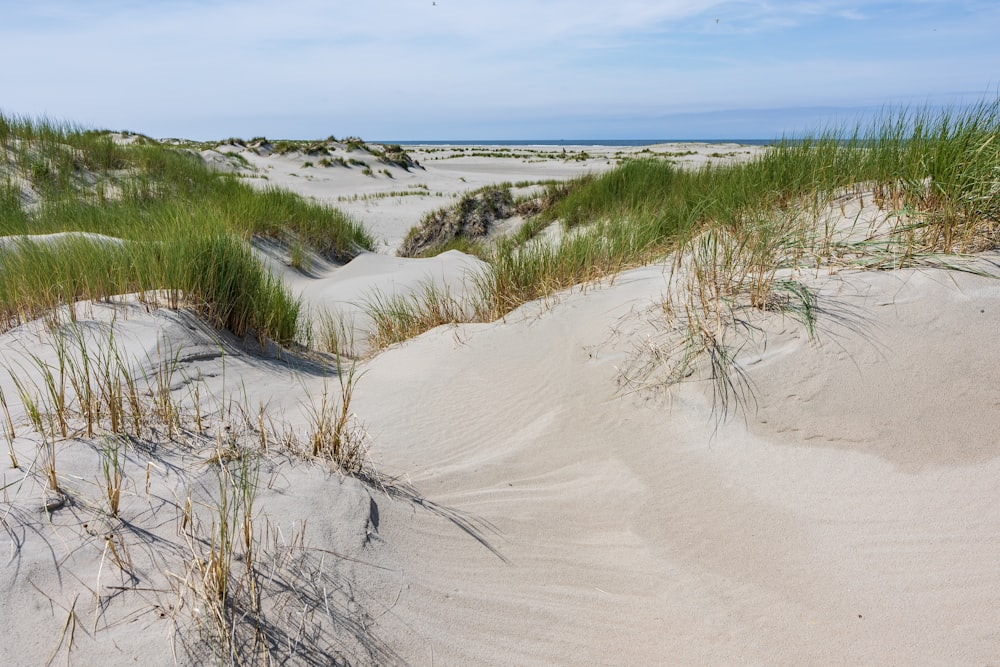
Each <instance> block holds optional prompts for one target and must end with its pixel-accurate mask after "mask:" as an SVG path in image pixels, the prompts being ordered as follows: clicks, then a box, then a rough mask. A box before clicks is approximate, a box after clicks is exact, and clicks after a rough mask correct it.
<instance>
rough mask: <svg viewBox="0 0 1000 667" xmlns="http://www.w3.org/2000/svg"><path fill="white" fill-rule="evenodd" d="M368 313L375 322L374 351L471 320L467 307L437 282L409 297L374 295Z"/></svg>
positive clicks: (372, 341) (367, 303) (368, 303)
mask: <svg viewBox="0 0 1000 667" xmlns="http://www.w3.org/2000/svg"><path fill="white" fill-rule="evenodd" d="M365 312H366V313H367V314H368V316H369V317H371V318H372V321H373V323H374V329H373V330H372V333H371V335H370V338H369V344H370V345H371V347H372V349H375V350H380V349H383V348H386V347H388V346H390V345H393V344H395V343H399V342H402V341H404V340H408V339H410V338H413V337H414V336H417V335H419V334H421V333H423V332H424V331H427V330H429V329H433V328H434V327H437V326H440V325H442V324H451V323H454V322H461V321H465V320H466V319H467V318H468V315H467V313H466V307H465V306H464V305H463V304H462V303H461V302H460V301H459V300H458V299H456V298H454V297H452V296H451V294H450V293H449V292H448V291H447V290H445V289H442V288H439V287H438V286H437V285H435V284H434V283H426V284H424V286H423V288H422V289H421V290H419V291H417V292H414V293H413V294H410V295H400V294H395V295H392V296H387V295H385V294H382V293H380V292H375V293H374V294H372V295H370V296H369V297H368V299H367V301H366V303H365Z"/></svg>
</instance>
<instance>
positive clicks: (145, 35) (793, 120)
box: [0, 0, 1000, 140]
mask: <svg viewBox="0 0 1000 667" xmlns="http://www.w3.org/2000/svg"><path fill="white" fill-rule="evenodd" d="M998 34H1000V2H996V0H988V1H986V0H984V1H969V2H961V1H957V2H956V1H948V0H916V1H912V2H863V1H849V0H812V1H802V2H798V1H788V2H783V1H777V0H774V1H767V0H753V1H749V0H748V1H728V2H723V1H713V0H705V1H702V2H692V1H688V0H658V1H646V0H615V1H595V0H548V1H546V0H505V1H504V2H495V1H488V0H483V1H478V2H477V1H476V0H426V1H425V0H355V1H354V2H341V1H339V0H325V1H324V0H282V1H281V2H278V1H277V0H266V1H264V0H239V1H236V0H149V1H140V0H131V1H129V0H117V1H112V0H91V1H88V2H81V1H80V0H73V1H68V0H67V1H54V0H35V1H34V2H21V1H16V2H15V1H12V0H0V58H2V59H3V61H4V62H5V63H6V64H5V66H4V68H3V69H2V71H0V110H2V111H3V112H4V113H7V114H18V115H31V116H39V115H46V116H48V117H51V118H54V119H60V120H70V121H74V122H77V123H80V124H83V125H85V126H88V127H99V128H108V129H128V130H133V131H137V132H143V133H146V134H149V135H152V136H156V137H166V136H180V137H187V138H192V139H213V138H224V137H229V136H242V137H244V138H249V137H251V136H259V135H266V136H268V137H274V138H279V137H284V138H318V137H325V136H328V135H330V134H333V135H337V136H345V135H358V136H362V137H364V138H367V139H373V140H378V139H386V140H387V139H572V138H623V139H624V138H678V139H694V138H708V139H713V138H714V139H718V138H748V139H750V138H761V139H770V138H774V137H777V136H779V135H781V134H782V133H789V134H791V133H796V132H801V131H806V130H810V129H815V128H817V127H818V126H820V125H829V124H830V123H833V122H837V121H845V120H847V121H849V120H850V119H852V118H855V117H856V116H857V115H859V114H864V113H866V112H870V111H871V110H872V109H875V108H879V107H882V106H885V105H900V104H903V105H910V106H920V105H927V104H931V105H936V104H960V103H963V102H973V101H979V100H982V99H983V98H992V97H994V96H996V95H997V91H998V85H1000V46H998V40H997V35H998Z"/></svg>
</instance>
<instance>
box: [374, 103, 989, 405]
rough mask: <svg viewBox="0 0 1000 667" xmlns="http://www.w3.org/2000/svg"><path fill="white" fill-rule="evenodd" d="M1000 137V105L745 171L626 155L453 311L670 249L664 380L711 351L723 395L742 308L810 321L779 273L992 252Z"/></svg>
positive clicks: (530, 225)
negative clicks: (863, 213) (866, 216)
mask: <svg viewBox="0 0 1000 667" xmlns="http://www.w3.org/2000/svg"><path fill="white" fill-rule="evenodd" d="M998 131H1000V101H993V102H983V103H980V104H978V105H975V106H972V107H969V108H965V109H962V110H943V111H937V110H931V109H918V110H915V111H913V110H905V109H904V110H890V111H887V112H885V113H884V114H883V115H882V117H881V118H879V119H878V120H876V121H875V122H874V123H872V124H871V125H870V126H869V127H857V128H854V129H853V130H846V131H845V130H833V131H828V132H824V133H821V134H818V135H815V136H808V137H803V138H795V139H787V140H782V141H779V142H776V143H775V144H774V145H773V146H771V147H769V148H768V149H766V150H765V151H763V152H762V153H761V154H760V155H759V156H757V157H755V158H753V159H750V160H748V161H745V162H736V163H727V164H721V165H720V164H706V165H704V166H702V167H700V168H695V169H682V168H678V167H675V166H673V165H671V164H670V163H669V162H667V161H662V160H657V159H640V160H631V161H628V162H627V163H625V164H623V165H621V166H619V167H617V168H615V169H614V170H612V171H610V172H608V173H606V174H603V175H600V176H584V177H582V178H579V179H577V180H576V181H572V182H570V183H568V184H559V185H551V186H549V189H548V192H547V194H546V195H545V196H544V197H543V198H542V199H543V202H544V205H543V206H542V210H541V211H540V212H539V213H538V215H536V216H535V217H534V218H532V219H529V220H528V222H527V223H526V224H525V226H524V227H523V228H522V230H521V231H520V232H518V233H516V234H514V235H511V236H507V237H504V238H501V239H500V240H498V241H497V242H495V243H494V244H492V245H491V246H488V247H485V248H482V249H480V251H479V252H478V253H477V254H480V255H481V256H482V257H484V258H485V259H486V260H487V262H488V266H487V268H486V269H485V271H484V272H482V273H481V274H480V275H478V276H476V277H475V289H474V294H473V296H472V297H471V300H472V302H473V304H472V305H473V307H471V308H461V307H456V308H452V309H451V310H452V312H453V313H455V314H456V316H457V317H456V321H470V320H472V321H483V320H493V319H496V318H499V317H502V316H504V315H505V314H506V313H508V312H510V311H511V310H513V309H515V308H517V307H518V306H520V305H522V304H524V303H526V302H528V301H532V300H535V299H539V298H544V297H547V296H549V295H551V294H553V293H555V292H558V291H560V290H564V289H567V288H570V287H573V286H575V285H580V284H586V283H589V282H593V281H597V280H601V279H605V278H612V277H613V276H614V275H616V274H617V273H619V272H620V271H622V270H624V269H627V268H630V267H636V266H640V265H644V264H647V263H650V262H652V261H656V260H659V259H662V258H665V257H668V256H669V257H670V258H672V259H671V260H670V261H671V262H672V267H673V269H672V272H671V288H670V289H669V290H668V296H667V297H665V303H664V304H663V312H664V315H665V317H667V318H668V319H669V320H671V321H672V322H675V323H678V325H679V327H678V328H679V330H680V331H681V332H682V333H681V334H680V335H679V338H680V341H681V342H680V343H679V345H680V347H681V348H682V351H681V352H676V351H675V352H674V353H673V354H671V355H666V353H665V352H664V351H662V350H661V351H660V352H661V354H660V358H661V359H664V358H666V356H670V357H671V359H672V360H673V361H671V362H670V363H671V364H675V365H676V366H677V367H676V368H675V369H674V371H673V372H671V373H669V374H668V377H669V378H670V380H669V381H670V382H672V381H676V379H677V378H679V377H683V376H684V375H685V374H686V372H687V371H686V368H687V367H688V366H689V365H690V364H691V363H694V362H695V360H697V359H699V358H705V357H708V358H710V359H711V360H712V364H711V366H712V368H711V374H712V376H713V378H715V379H716V381H717V383H718V386H719V391H720V392H721V396H720V398H721V399H722V400H723V401H724V402H725V400H726V399H727V398H728V397H729V396H732V395H733V390H734V389H738V388H737V387H735V385H734V384H733V382H734V376H733V375H732V373H731V371H732V370H734V369H733V366H732V355H731V354H729V349H730V346H729V345H728V344H726V342H725V341H724V340H722V337H723V336H724V334H725V332H727V331H730V332H731V330H732V329H731V327H728V328H727V326H726V325H727V324H732V323H733V322H735V321H736V316H737V315H738V314H739V313H740V312H742V309H745V308H755V309H763V310H775V309H779V310H782V309H783V310H787V311H788V312H791V313H792V314H798V315H800V316H803V317H805V319H804V321H805V322H807V326H811V324H809V322H811V319H810V318H812V317H814V316H815V304H814V302H813V297H812V296H811V295H810V294H809V293H808V290H806V289H805V287H804V286H803V285H802V284H801V283H798V282H797V281H795V280H788V279H782V280H779V281H776V280H775V276H776V275H777V273H778V272H779V271H780V270H782V269H789V270H794V269H796V268H803V267H812V268H814V269H815V268H819V267H823V266H826V267H837V266H850V267H856V268H868V269H888V268H897V267H904V266H914V265H935V266H956V265H957V260H955V259H954V255H961V254H963V253H972V252H976V251H982V250H986V249H990V248H994V247H996V246H997V245H998V240H1000V141H998V140H997V133H998ZM851 197H855V198H857V201H858V202H859V203H860V204H861V206H862V207H863V206H864V205H865V204H867V205H874V206H875V207H876V209H877V213H878V217H880V219H881V220H882V222H881V223H880V224H879V225H877V226H876V227H873V228H871V229H855V228H853V227H850V226H849V227H850V228H847V229H845V228H844V225H843V224H842V223H834V222H831V221H832V220H834V218H835V216H834V215H831V213H834V212H835V211H836V208H837V207H839V208H840V214H841V215H840V218H844V216H845V215H846V211H845V209H844V202H845V201H846V199H845V198H848V199H849V198H851ZM858 215H859V217H860V214H858ZM547 224H561V225H562V226H563V233H562V234H561V235H560V236H559V237H558V240H556V241H540V240H537V239H535V237H536V235H537V234H538V233H539V232H540V231H541V230H542V229H543V228H544V227H545V226H546V225H547ZM946 256H952V258H951V259H947V258H946ZM394 305H396V306H406V305H407V304H404V303H402V302H400V303H397V304H394ZM432 305H433V304H430V303H427V304H425V303H417V302H413V303H411V304H409V306H408V311H407V310H406V309H401V308H399V307H397V308H394V309H393V320H394V322H395V324H394V328H395V329H396V330H406V331H408V332H409V333H410V335H412V334H415V333H419V332H420V331H421V330H422V326H421V323H426V325H434V324H436V323H439V322H438V320H437V319H435V318H431V319H428V318H427V317H426V313H427V312H428V311H434V310H435V309H434V308H433V307H432ZM404 320H407V321H408V322H409V323H404ZM392 340H394V339H393V338H392V337H388V338H384V339H382V341H383V342H391V341H392ZM672 345H673V343H672ZM737 393H739V392H737Z"/></svg>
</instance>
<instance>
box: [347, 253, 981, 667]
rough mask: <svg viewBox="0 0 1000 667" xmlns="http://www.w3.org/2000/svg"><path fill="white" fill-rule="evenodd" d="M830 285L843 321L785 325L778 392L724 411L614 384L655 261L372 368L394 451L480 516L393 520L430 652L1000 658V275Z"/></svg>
mask: <svg viewBox="0 0 1000 667" xmlns="http://www.w3.org/2000/svg"><path fill="white" fill-rule="evenodd" d="M817 282H818V284H820V285H821V286H822V289H823V292H822V296H821V303H823V304H825V307H826V308H828V310H829V313H828V314H825V315H822V316H821V318H820V321H819V327H820V332H819V335H818V339H817V340H816V341H815V342H812V343H811V342H809V341H808V340H807V337H806V335H805V333H804V331H803V330H802V327H801V325H799V324H797V323H794V324H793V323H791V322H788V321H781V320H780V318H776V317H774V318H770V319H767V320H763V321H761V322H760V323H759V324H760V325H761V326H762V327H763V328H764V329H765V330H766V331H767V332H768V337H767V349H766V350H763V349H761V348H759V347H757V348H753V349H747V350H746V351H745V354H744V356H743V359H742V361H743V363H744V365H745V368H746V369H747V372H748V374H749V378H750V380H751V381H752V383H753V384H754V387H755V391H754V398H755V401H756V407H755V409H754V408H753V407H752V406H751V407H750V408H748V412H747V414H746V419H745V422H744V421H743V420H741V419H733V420H730V421H729V422H728V423H725V424H723V425H721V426H719V427H718V429H717V430H716V427H717V421H716V420H715V419H713V417H712V414H711V410H710V405H711V398H710V393H707V392H706V388H705V387H702V386H699V385H698V384H697V383H692V384H689V385H684V386H682V387H680V389H679V390H678V391H676V392H675V393H674V397H673V400H672V402H670V404H664V403H662V402H660V401H656V400H643V397H641V396H637V395H634V394H633V395H627V396H622V395H619V394H616V392H615V387H616V382H615V381H616V376H617V371H616V367H617V366H619V365H620V364H621V362H622V360H623V359H624V358H626V357H627V356H628V355H629V354H630V351H631V343H630V342H629V341H625V340H621V339H619V340H613V341H610V342H609V339H608V336H609V332H610V331H611V329H612V328H613V327H618V328H621V327H622V326H623V321H621V320H619V317H620V316H621V315H623V314H627V313H629V312H630V311H631V310H632V309H633V308H634V309H636V311H637V312H638V311H641V310H642V309H644V308H645V306H646V305H648V303H649V300H650V299H653V298H655V297H656V296H657V294H658V291H659V290H660V289H661V287H662V277H661V275H660V273H659V272H658V270H656V269H655V268H649V269H642V270H639V271H635V272H631V273H629V274H626V275H624V276H621V277H620V278H619V280H618V281H617V282H616V284H615V285H614V286H613V287H609V288H603V289H600V290H595V291H592V292H590V293H587V294H583V295H580V294H578V295H574V296H571V297H569V298H567V299H566V300H565V301H564V302H563V303H562V304H560V305H558V306H556V307H555V308H553V309H552V310H551V311H550V312H548V313H546V314H544V315H542V316H541V317H540V318H538V319H537V320H535V319H533V318H530V317H529V318H528V319H519V318H517V317H516V316H513V317H511V318H509V320H510V321H509V322H508V323H506V324H497V325H489V326H477V327H459V328H457V329H455V330H452V331H449V330H442V331H436V332H433V333H431V334H429V335H427V336H425V337H423V338H421V339H420V340H417V341H414V342H412V343H410V344H408V345H406V346H405V347H403V348H402V349H399V350H394V351H391V352H389V353H387V354H385V355H383V356H381V357H380V358H379V359H377V360H375V361H374V362H373V363H372V365H371V367H370V369H369V373H368V375H367V376H366V378H365V384H364V386H363V387H362V390H361V395H360V396H359V397H358V400H359V401H360V406H359V409H360V411H361V413H362V414H363V415H364V416H365V418H366V419H367V420H368V421H369V422H370V423H372V424H378V425H379V426H380V427H381V428H380V429H379V431H378V443H379V446H378V448H377V452H378V453H379V455H380V459H381V463H382V466H383V469H385V470H392V471H395V472H398V473H400V474H405V475H406V476H407V479H408V480H410V482H411V483H412V484H413V485H414V486H415V487H417V488H419V489H421V490H422V491H423V492H424V493H426V494H427V495H428V497H429V498H430V500H432V501H434V502H437V503H440V504H442V505H445V506H447V507H449V508H452V509H454V510H457V511H459V512H461V513H463V516H464V517H465V518H466V519H467V520H468V521H470V522H471V528H472V529H473V532H475V533H476V535H470V534H468V533H466V532H463V530H462V529H461V527H460V526H456V525H454V524H453V523H452V524H449V522H448V521H446V520H441V519H440V518H435V517H433V516H430V515H427V514H424V515H423V516H421V515H420V514H419V513H418V514H416V515H413V516H411V514H410V513H407V512H404V513H403V515H402V517H401V518H399V519H397V518H395V517H394V516H393V515H392V514H391V513H389V512H385V511H383V512H382V517H383V519H382V522H381V528H380V535H381V537H382V539H383V540H384V541H385V542H386V543H387V546H388V547H390V548H387V549H386V550H385V552H387V554H388V555H389V556H391V558H389V560H387V561H385V562H388V563H394V564H395V565H396V567H399V568H400V569H402V570H403V571H404V572H405V573H407V575H408V579H409V581H410V586H409V588H408V589H407V590H406V591H405V593H404V595H403V596H402V597H401V599H400V602H399V604H398V605H397V606H396V607H395V608H394V616H395V617H396V618H398V619H399V622H400V623H402V624H404V625H405V626H406V627H410V628H415V629H417V630H418V632H419V633H420V638H419V640H417V641H412V642H410V643H408V644H407V645H406V647H405V654H406V655H407V656H408V657H411V658H412V660H413V662H415V663H419V664H428V663H429V662H430V661H431V659H432V657H433V658H434V659H435V660H436V661H437V662H438V664H471V663H489V664H552V663H557V664H583V663H587V664H593V663H597V664H650V663H663V662H670V663H675V664H676V663H685V664H691V663H695V664H699V663H700V664H704V663H705V662H710V663H715V664H718V663H726V664H732V663H757V664H763V663H766V664H803V663H810V664H830V663H839V664H844V663H852V664H856V663H865V664H872V663H880V664H885V663H892V664H928V663H937V664H949V663H950V664H954V663H964V664H969V663H986V662H988V661H989V660H991V659H992V658H993V657H994V656H995V655H996V651H997V649H998V647H1000V634H998V631H997V629H996V628H997V627H998V626H997V623H998V621H1000V612H998V609H1000V586H998V584H1000V561H998V558H997V557H998V555H1000V542H998V536H1000V510H998V509H997V506H996V503H995V493H996V484H997V480H998V479H1000V477H998V473H1000V462H998V461H997V458H996V451H997V449H996V440H995V437H996V435H995V434H996V433H997V432H998V428H1000V417H998V416H997V412H996V407H995V406H996V404H997V401H996V390H995V387H996V386H997V380H998V378H997V370H996V369H995V368H994V367H993V364H991V363H990V360H992V359H993V358H995V356H996V354H997V352H998V351H1000V350H998V349H997V344H996V343H995V341H993V340H992V338H993V337H991V336H990V335H989V332H990V331H995V330H996V327H997V325H998V324H1000V289H998V287H997V286H996V285H995V281H994V280H991V279H984V278H979V277H970V276H966V275H962V276H955V275H954V274H946V273H944V272H938V271H930V272H926V273H921V272H894V273H864V274H846V275H839V276H836V277H832V278H829V277H827V278H824V279H822V280H819V281H817ZM980 311H984V312H980ZM627 319H628V318H626V320H627ZM389 406H391V408H390V407H389ZM477 537H478V538H479V539H481V540H482V541H483V542H487V543H488V545H489V546H490V547H492V550H491V549H490V548H486V546H485V545H484V544H483V543H482V542H480V541H479V539H475V538H477ZM459 628H461V629H460V630H459Z"/></svg>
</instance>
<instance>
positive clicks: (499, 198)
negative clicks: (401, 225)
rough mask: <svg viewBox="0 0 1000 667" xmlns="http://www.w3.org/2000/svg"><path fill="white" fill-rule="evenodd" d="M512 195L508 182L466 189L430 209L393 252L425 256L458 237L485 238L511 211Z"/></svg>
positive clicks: (509, 215)
mask: <svg viewBox="0 0 1000 667" xmlns="http://www.w3.org/2000/svg"><path fill="white" fill-rule="evenodd" d="M514 213H515V209H514V198H513V196H512V195H511V193H510V187H509V186H507V185H501V186H489V187H485V188H481V189H479V190H476V191H474V192H469V193H467V194H465V195H463V196H462V198H461V199H460V200H459V201H458V202H457V203H456V204H454V205H453V206H449V207H445V208H442V209H439V210H437V211H432V212H431V213H428V214H427V215H425V216H424V218H423V220H421V222H420V224H419V225H417V226H416V227H413V228H412V229H411V230H410V231H409V232H408V233H407V235H406V238H405V239H403V243H402V244H401V245H400V247H399V250H398V251H397V253H396V254H398V255H399V256H400V257H425V256H428V255H434V254H439V253H441V252H443V251H444V250H446V249H450V248H452V247H457V246H455V245H452V244H454V243H455V242H456V240H457V239H465V240H466V241H467V242H469V241H475V240H477V239H482V238H484V237H485V236H486V235H487V234H489V232H490V230H491V229H492V227H493V225H494V224H495V223H496V222H497V221H498V220H503V219H505V218H509V217H511V216H512V215H514Z"/></svg>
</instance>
